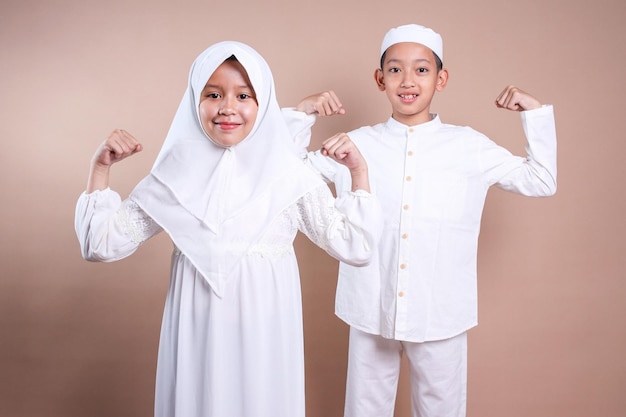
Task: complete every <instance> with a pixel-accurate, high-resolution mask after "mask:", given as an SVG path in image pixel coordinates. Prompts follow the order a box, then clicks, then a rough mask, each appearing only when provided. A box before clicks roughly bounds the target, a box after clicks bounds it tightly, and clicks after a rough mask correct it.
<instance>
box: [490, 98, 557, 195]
mask: <svg viewBox="0 0 626 417" xmlns="http://www.w3.org/2000/svg"><path fill="white" fill-rule="evenodd" d="M520 115H521V119H522V125H523V128H524V132H525V134H526V138H527V141H528V142H527V146H526V153H527V156H526V158H522V157H516V158H511V157H508V156H506V155H505V157H504V160H505V161H507V162H506V163H500V162H499V161H502V160H503V157H502V153H507V152H508V151H505V150H503V149H502V148H499V147H497V146H496V145H494V146H492V147H489V148H487V149H486V150H485V151H484V152H482V154H481V162H482V164H483V169H484V172H486V173H487V175H488V182H490V183H493V184H495V185H497V186H498V187H500V188H502V189H504V190H507V191H512V192H516V193H519V194H523V195H525V196H530V197H547V196H551V195H553V194H554V193H555V192H556V172H557V157H556V127H555V123H554V113H553V107H552V106H543V107H541V108H539V109H535V110H529V111H524V112H522V113H520Z"/></svg>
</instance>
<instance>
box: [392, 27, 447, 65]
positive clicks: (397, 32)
mask: <svg viewBox="0 0 626 417" xmlns="http://www.w3.org/2000/svg"><path fill="white" fill-rule="evenodd" d="M402 42H413V43H420V44H422V45H424V46H427V47H428V48H430V50H431V51H433V52H434V53H435V55H437V56H438V57H439V59H440V60H441V61H442V62H443V39H442V38H441V35H439V34H438V33H437V32H435V31H434V30H432V29H430V28H427V27H424V26H421V25H416V24H409V25H403V26H398V27H396V28H392V29H389V31H388V32H387V33H386V34H385V36H384V38H383V42H382V44H381V45H380V56H383V54H384V53H385V51H386V50H387V49H389V47H390V46H392V45H395V44H396V43H402Z"/></svg>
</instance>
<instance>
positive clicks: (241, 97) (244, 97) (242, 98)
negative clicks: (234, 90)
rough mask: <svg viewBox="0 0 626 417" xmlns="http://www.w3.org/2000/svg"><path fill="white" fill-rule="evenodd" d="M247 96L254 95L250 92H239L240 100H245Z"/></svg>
mask: <svg viewBox="0 0 626 417" xmlns="http://www.w3.org/2000/svg"><path fill="white" fill-rule="evenodd" d="M247 98H252V96H251V95H250V94H246V93H241V94H239V99H240V100H245V99H247Z"/></svg>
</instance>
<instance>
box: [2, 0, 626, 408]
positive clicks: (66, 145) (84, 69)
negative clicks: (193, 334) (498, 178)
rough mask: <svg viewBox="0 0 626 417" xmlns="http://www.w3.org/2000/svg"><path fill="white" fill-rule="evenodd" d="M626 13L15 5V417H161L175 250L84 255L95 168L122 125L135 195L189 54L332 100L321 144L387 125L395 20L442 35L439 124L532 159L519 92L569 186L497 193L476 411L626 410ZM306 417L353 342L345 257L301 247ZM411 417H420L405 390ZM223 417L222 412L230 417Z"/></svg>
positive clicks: (125, 179)
mask: <svg viewBox="0 0 626 417" xmlns="http://www.w3.org/2000/svg"><path fill="white" fill-rule="evenodd" d="M625 16H626V13H625V8H624V3H623V1H622V0H598V1H594V2H589V1H581V0H529V1H525V2H512V1H502V0H487V1H482V2H471V1H465V0H447V1H445V0H444V1H439V2H420V1H416V0H410V1H409V0H391V1H377V2H374V1H367V0H366V1H363V0H349V1H342V0H319V1H308V2H304V1H286V0H283V1H281V0H249V1H247V2H246V1H244V0H232V1H222V2H213V1H190V0H181V1H177V2H173V1H164V0H153V1H147V0H144V1H141V0H108V1H85V0H55V1H44V0H40V1H36V0H3V1H2V2H1V3H0V75H1V77H0V106H1V109H2V111H1V112H0V136H1V138H2V151H1V152H0V189H1V190H2V195H3V197H2V205H1V206H0V210H1V211H0V228H1V229H0V231H1V232H0V261H1V266H2V272H1V274H2V276H1V279H0V416H3V417H31V416H33V417H34V416H42V417H57V416H58V417H74V416H94V417H99V416H103V417H104V416H117V417H122V416H133V417H134V416H149V415H151V412H152V401H153V384H154V370H155V359H156V351H157V344H158V335H159V326H160V320H161V312H162V306H163V301H164V296H165V291H166V287H167V284H168V265H169V254H170V249H171V246H170V243H169V241H168V239H167V237H166V236H159V237H158V238H156V239H154V240H152V241H150V242H148V243H147V244H146V245H145V246H144V247H143V248H142V249H141V250H140V251H139V252H138V253H136V254H135V255H134V256H133V257H131V258H130V259H127V260H124V261H121V262H118V263H116V264H91V263H87V262H85V261H83V260H82V259H81V258H80V254H79V249H78V244H77V241H76V238H75V235H74V231H73V214H74V213H73V210H74V204H75V201H76V198H77V197H78V195H79V193H80V192H81V191H82V189H83V187H84V184H85V179H86V174H87V168H88V162H89V159H90V157H91V155H92V153H93V152H94V150H95V148H96V147H97V145H98V144H99V143H100V142H101V141H102V140H103V139H104V138H105V137H106V136H107V134H108V133H109V132H110V131H111V130H112V129H114V128H116V127H123V128H125V129H127V130H129V131H130V132H132V133H134V134H135V135H136V136H137V137H139V138H141V139H142V140H143V142H144V144H145V148H146V150H145V152H143V153H142V154H140V155H138V156H137V157H135V158H133V160H131V161H128V163H125V164H122V165H120V166H119V167H116V169H115V171H114V176H113V182H112V184H113V186H114V188H115V189H116V190H118V191H119V192H120V193H121V194H122V195H126V194H127V193H128V192H129V191H130V189H131V188H132V187H133V186H134V184H135V183H136V182H137V181H138V180H139V179H141V178H142V177H143V176H144V175H145V174H146V173H147V172H148V170H149V168H150V166H151V165H152V162H153V160H154V158H155V156H156V154H157V152H158V150H159V148H160V144H161V142H162V140H163V137H164V135H165V133H166V130H167V128H168V126H169V123H170V121H171V118H172V116H173V114H174V111H175V109H176V107H177V105H178V102H179V100H180V98H181V96H182V93H183V90H184V87H185V84H186V77H187V72H188V70H189V66H190V64H191V62H192V61H193V59H194V58H195V56H196V55H197V54H198V53H199V52H200V51H202V50H203V49H204V48H206V47H207V46H209V45H210V44H212V43H214V42H217V41H220V40H225V39H235V40H240V41H244V42H247V43H250V44H251V45H252V46H254V47H255V48H256V49H257V50H259V51H260V52H261V54H263V55H264V56H265V58H266V59H267V60H268V62H269V63H270V65H271V67H272V68H273V71H274V76H275V78H276V81H277V86H278V95H279V98H280V100H281V104H282V105H284V106H287V105H293V104H295V103H296V100H298V99H299V98H301V97H303V96H305V95H308V94H310V93H313V92H317V91H321V90H324V89H328V88H333V89H335V91H336V92H337V93H338V94H339V95H340V97H341V98H342V99H343V102H344V104H345V106H346V108H347V110H348V114H347V115H345V116H343V117H341V118H339V117H337V118H334V119H323V120H320V122H319V123H318V125H317V126H316V128H315V134H316V140H320V139H322V138H323V137H325V136H328V135H330V134H332V133H334V132H335V131H339V130H349V129H352V128H355V127H357V126H360V125H364V124H373V123H376V122H379V121H382V120H384V119H386V118H387V117H388V114H389V106H388V103H387V101H386V99H385V97H384V95H383V94H382V93H379V92H378V91H377V90H376V88H375V85H374V82H373V79H372V73H373V71H374V69H375V66H376V64H377V54H378V48H379V44H380V41H381V39H382V36H383V34H384V33H385V31H386V30H387V29H388V28H390V27H392V26H397V25H399V24H404V23H408V22H417V23H423V24H426V25H429V26H431V27H433V28H435V29H436V30H438V31H439V32H441V33H442V34H443V36H444V45H445V64H446V66H447V67H448V68H449V70H450V82H449V84H448V87H447V89H446V91H445V92H443V93H442V94H439V95H438V97H437V98H436V100H435V103H434V106H433V110H434V111H436V112H439V113H440V114H441V115H442V118H443V120H444V121H445V122H449V123H455V124H469V125H471V126H473V127H474V128H476V129H478V130H480V131H482V132H484V133H486V134H488V135H489V136H490V137H492V138H493V139H494V140H496V141H497V142H498V143H500V144H502V145H504V146H506V147H507V148H509V149H511V150H512V151H514V152H523V135H522V132H521V126H520V123H519V117H518V115H517V114H514V113H510V112H505V111H502V110H497V109H496V108H495V107H494V106H493V99H494V98H495V97H496V95H497V94H498V93H499V92H500V90H501V89H502V88H503V87H504V86H505V85H506V84H509V83H513V84H516V85H519V86H520V87H522V88H524V89H526V90H528V91H530V92H532V93H534V94H535V95H536V96H537V97H538V98H539V99H540V100H542V101H544V102H547V103H553V104H554V105H555V109H556V117H557V131H558V134H559V190H558V193H557V195H556V196H555V197H553V198H550V199H527V198H523V197H519V196H516V195H511V194H507V193H504V192H502V191H500V190H495V189H494V190H492V191H491V193H490V194H489V197H488V200H487V205H486V208H485V215H484V221H483V228H482V234H481V240H480V255H479V256H480V259H479V276H480V278H479V291H480V322H481V323H480V325H479V326H478V327H477V328H476V329H474V330H472V331H471V332H470V353H469V355H470V357H469V367H470V369H469V400H468V416H470V417H490V416H507V417H516V416H520V417H521V416H534V417H549V416H550V417H551V416H568V417H599V416H601V417H620V416H624V415H626V395H625V394H626V392H625V390H626V359H624V353H625V352H626V324H625V323H624V319H625V313H626V308H625V307H624V297H625V296H626V282H625V281H624V275H625V272H626V268H625V266H624V257H625V255H626V254H625V253H624V251H625V249H626V247H625V246H626V245H625V242H624V233H625V232H626V230H625V222H624V217H623V216H624V211H625V209H626V207H625V200H624V196H623V190H624V179H625V174H626V172H625V169H624V162H623V159H624V152H625V151H626V145H625V144H624V137H623V135H624V134H623V131H622V126H621V124H622V122H623V120H624V115H623V109H624V98H625V96H626V88H625V81H624V65H625V64H626V52H625V51H626V49H625V48H624V41H625V39H624V38H625V36H624V34H625V32H624V29H623V19H624V17H625ZM296 243H297V251H298V254H299V259H300V263H301V268H302V282H303V290H304V295H303V297H304V306H305V332H306V336H305V337H306V364H307V399H308V405H307V407H308V415H309V416H310V417H316V416H341V410H342V407H343V389H344V382H345V368H346V352H347V326H346V325H344V324H343V323H342V322H340V321H339V320H338V319H337V318H335V317H334V315H333V294H334V289H335V273H336V267H337V265H336V262H334V261H333V260H332V259H331V258H330V257H328V256H326V255H325V254H324V253H322V252H321V251H320V250H319V249H317V248H315V247H313V246H312V245H311V244H309V243H308V241H306V240H305V239H303V238H302V237H299V238H298V240H297V242H296ZM396 416H398V417H399V416H409V406H408V396H407V391H406V377H403V381H402V387H401V390H400V396H399V406H398V409H397V413H396ZM225 417H227V416H225Z"/></svg>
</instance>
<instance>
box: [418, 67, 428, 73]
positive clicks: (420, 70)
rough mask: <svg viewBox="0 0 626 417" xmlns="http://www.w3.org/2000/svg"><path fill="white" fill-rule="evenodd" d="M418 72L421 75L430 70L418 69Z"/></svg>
mask: <svg viewBox="0 0 626 417" xmlns="http://www.w3.org/2000/svg"><path fill="white" fill-rule="evenodd" d="M417 72H420V73H424V72H428V68H418V69H417Z"/></svg>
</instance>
